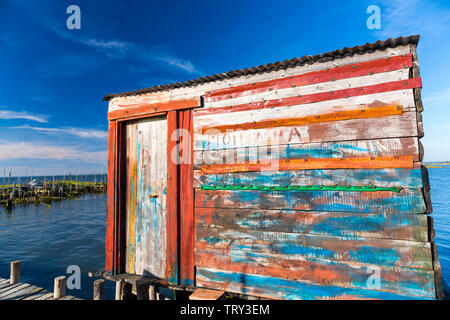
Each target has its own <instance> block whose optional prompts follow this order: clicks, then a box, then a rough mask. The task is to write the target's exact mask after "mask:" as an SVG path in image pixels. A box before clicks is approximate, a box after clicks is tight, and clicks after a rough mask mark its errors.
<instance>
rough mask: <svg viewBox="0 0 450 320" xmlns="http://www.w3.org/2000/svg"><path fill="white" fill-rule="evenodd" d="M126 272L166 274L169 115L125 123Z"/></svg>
mask: <svg viewBox="0 0 450 320" xmlns="http://www.w3.org/2000/svg"><path fill="white" fill-rule="evenodd" d="M125 166H126V168H125V172H126V235H125V237H126V238H125V239H126V248H125V251H126V257H125V260H126V261H125V271H126V272H128V273H132V274H139V275H146V276H157V277H160V278H165V276H166V247H167V244H166V224H167V213H166V187H167V117H166V116H163V117H151V118H147V119H140V120H136V121H131V122H128V123H127V124H126V164H125Z"/></svg>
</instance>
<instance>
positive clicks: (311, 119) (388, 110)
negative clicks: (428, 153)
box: [202, 105, 403, 134]
mask: <svg viewBox="0 0 450 320" xmlns="http://www.w3.org/2000/svg"><path fill="white" fill-rule="evenodd" d="M402 110H403V106H400V105H391V106H383V107H376V108H371V107H369V106H364V108H358V109H356V110H348V111H338V112H332V113H327V114H321V115H316V116H307V117H300V118H288V119H276V120H262V121H258V122H245V123H240V124H228V125H220V126H207V127H203V128H202V134H205V133H208V131H209V133H217V131H220V132H226V131H227V130H250V129H262V128H275V127H290V126H301V125H308V124H311V123H318V122H329V121H339V120H349V119H361V118H376V117H384V116H391V115H396V114H402Z"/></svg>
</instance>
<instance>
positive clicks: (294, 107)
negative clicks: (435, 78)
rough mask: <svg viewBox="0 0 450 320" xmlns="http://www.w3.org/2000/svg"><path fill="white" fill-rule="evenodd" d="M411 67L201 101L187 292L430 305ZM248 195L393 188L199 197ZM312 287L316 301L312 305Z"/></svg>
mask: <svg viewBox="0 0 450 320" xmlns="http://www.w3.org/2000/svg"><path fill="white" fill-rule="evenodd" d="M409 57H410V56H409V55H407V56H405V57H401V56H400V57H395V59H397V60H398V61H403V62H404V61H406V62H407V63H405V64H404V65H401V63H400V64H398V66H397V67H398V68H397V67H393V68H391V69H389V67H387V66H386V65H384V67H386V68H388V69H389V70H388V69H384V70H383V71H382V72H379V73H377V72H369V73H370V74H369V73H366V74H357V73H356V72H355V73H354V74H352V70H358V67H359V66H360V65H358V67H356V68H354V67H353V66H348V67H340V68H336V69H335V70H333V72H334V74H333V75H335V76H336V77H335V78H334V77H333V79H329V78H328V76H327V74H330V73H329V70H322V71H313V72H312V73H309V74H308V73H305V74H300V75H298V76H295V75H294V76H292V77H289V78H283V79H270V80H267V81H263V82H253V83H247V84H241V85H240V86H232V87H229V88H223V89H218V90H211V91H209V92H206V94H205V108H204V109H198V110H196V111H195V112H194V133H195V135H194V149H195V171H194V186H195V187H196V188H197V189H196V193H195V210H196V211H195V212H196V213H195V215H196V230H197V231H196V237H197V238H196V245H195V265H196V266H197V278H196V281H197V285H200V286H207V287H213V288H216V289H220V290H231V291H235V292H240V293H248V294H258V295H262V296H264V295H267V297H270V298H277V297H282V298H295V299H303V298H319V299H322V298H331V297H330V296H328V295H327V294H330V292H333V290H334V288H339V290H343V291H342V292H340V293H339V294H337V295H334V296H332V298H343V297H344V298H346V297H348V296H347V294H348V295H349V296H351V297H358V298H375V297H385V298H394V296H395V295H396V294H398V295H399V296H398V297H400V296H402V297H424V298H435V297H436V294H435V285H434V281H435V279H434V278H435V275H434V271H433V267H432V260H433V259H432V256H431V254H432V250H431V245H430V241H433V239H432V234H431V232H430V231H431V230H430V229H429V225H430V219H428V218H427V216H425V215H423V213H425V212H426V211H427V208H426V204H425V200H424V194H423V191H422V188H423V187H424V185H423V183H422V180H423V174H422V172H421V170H420V161H421V160H422V157H423V152H422V150H421V145H420V143H419V138H420V137H421V136H422V135H423V132H422V128H421V117H420V115H418V114H417V111H418V109H417V107H416V97H415V95H414V92H415V91H414V88H416V87H420V86H421V83H420V79H410V70H409V68H410V67H411V66H412V63H411V62H410V61H409V60H408V59H409ZM370 63H372V64H379V66H383V61H372V62H370ZM370 63H367V64H366V65H370ZM363 66H364V64H363V65H361V68H360V70H362V69H364V68H363ZM342 70H345V72H344V71H342ZM341 72H342V73H341ZM330 80H331V81H330ZM308 81H309V82H308ZM419 111H420V110H419ZM389 112H391V113H389ZM362 114H364V115H362ZM382 159H383V160H382ZM377 161H378V162H377ZM402 161H403V162H402ZM273 162H275V166H273ZM266 167H267V168H266ZM266 170H268V171H266ZM249 185H250V186H252V187H254V186H269V187H277V186H311V185H315V186H321V185H322V186H334V185H342V186H369V185H374V186H378V187H382V186H383V187H394V188H402V189H401V191H400V192H390V191H373V192H365V191H363V192H350V191H262V190H251V191H250V190H248V191H247V190H202V188H204V187H214V186H215V187H219V189H220V187H227V186H228V187H233V186H244V187H245V186H249ZM367 268H379V269H380V270H381V271H380V272H381V274H380V279H381V280H380V281H381V283H382V286H381V287H380V288H375V289H371V288H368V287H367V278H368V275H367V273H366V271H365V270H366V269H367ZM235 275H239V276H240V277H241V278H239V277H237V278H234V276H235ZM247 277H248V279H252V280H255V279H257V278H258V279H260V278H259V277H261V279H265V280H267V279H273V288H272V289H269V288H267V287H265V286H264V285H263V284H262V283H258V282H257V281H255V282H254V283H252V284H249V282H247V281H243V280H242V278H246V279H247ZM233 279H234V280H233ZM287 280H289V281H292V282H291V283H290V284H289V286H290V287H289V293H288V292H283V293H282V294H281V295H280V291H282V289H281V287H283V285H282V284H281V283H283V281H287ZM262 281H264V280H262ZM250 282H251V281H250ZM300 288H302V289H300ZM317 288H320V289H322V290H323V292H322V293H321V294H323V295H324V296H321V295H320V294H319V295H317V296H314V297H312V296H311V295H310V294H311V293H312V292H315V290H318V289H317ZM346 289H349V290H361V292H362V293H359V295H356V296H353V295H352V294H349V293H343V292H344V291H345V290H346ZM272 290H273V291H272ZM296 290H297V291H296ZM292 291H296V294H294V295H292V296H290V294H291V293H290V292H292ZM377 292H378V294H377ZM390 294H393V296H389V295H390Z"/></svg>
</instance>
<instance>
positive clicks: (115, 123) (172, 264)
mask: <svg viewBox="0 0 450 320" xmlns="http://www.w3.org/2000/svg"><path fill="white" fill-rule="evenodd" d="M198 101H199V103H198V106H200V99H199V100H198ZM177 108H179V106H177ZM191 108H192V102H190V103H189V104H187V105H186V109H177V110H167V111H165V112H155V113H148V114H142V113H141V110H139V113H136V114H132V113H131V112H129V113H127V114H126V116H124V117H123V118H121V119H115V120H110V121H109V129H108V189H107V215H106V239H105V271H106V272H107V273H109V274H120V273H123V272H125V241H126V238H125V234H126V231H125V225H126V223H125V216H126V213H125V196H126V194H125V183H126V180H125V160H126V158H125V157H126V145H125V141H126V130H125V126H126V122H127V121H130V120H136V119H141V118H149V117H153V116H160V115H167V128H168V143H167V148H168V149H167V200H166V201H167V231H166V233H167V252H166V254H167V265H166V280H167V281H168V282H169V283H172V284H181V285H184V286H192V285H194V261H193V258H194V225H193V222H194V207H193V206H194V201H193V200H194V188H193V121H192V114H193V112H192V109H191ZM176 129H184V130H182V131H181V132H186V131H188V132H189V135H188V136H185V135H181V137H178V136H177V135H176V134H174V133H173V132H174V130H176ZM183 152H188V155H187V156H186V155H184V156H183V155H182V156H183V159H186V158H188V159H189V160H190V161H188V163H184V162H182V163H180V164H177V163H176V162H174V161H173V158H172V155H173V154H174V153H183ZM180 208H183V210H180Z"/></svg>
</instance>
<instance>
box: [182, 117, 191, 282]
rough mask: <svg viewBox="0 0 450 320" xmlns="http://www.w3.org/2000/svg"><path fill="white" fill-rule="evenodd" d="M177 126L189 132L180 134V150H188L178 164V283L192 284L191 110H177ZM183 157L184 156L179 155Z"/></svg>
mask: <svg viewBox="0 0 450 320" xmlns="http://www.w3.org/2000/svg"><path fill="white" fill-rule="evenodd" d="M178 112H179V113H178V115H179V118H178V120H179V127H180V129H185V130H187V131H188V132H189V136H186V135H184V136H182V138H181V139H182V141H181V145H182V152H189V158H190V161H189V163H181V164H180V229H181V230H180V284H181V285H185V286H193V285H194V186H193V181H194V166H193V163H194V152H193V136H194V131H193V118H192V110H190V109H189V110H182V111H178ZM181 156H182V157H183V158H184V156H183V155H181Z"/></svg>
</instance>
